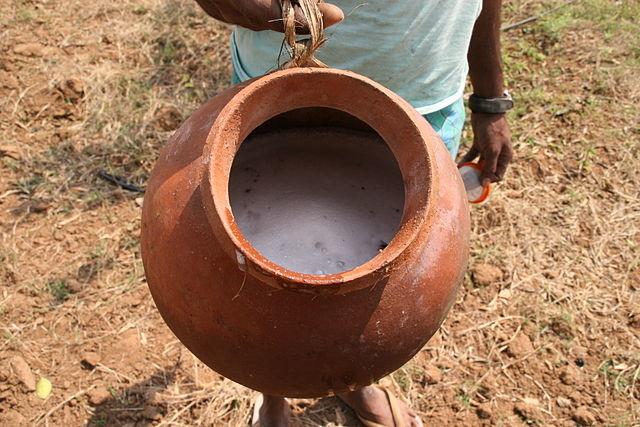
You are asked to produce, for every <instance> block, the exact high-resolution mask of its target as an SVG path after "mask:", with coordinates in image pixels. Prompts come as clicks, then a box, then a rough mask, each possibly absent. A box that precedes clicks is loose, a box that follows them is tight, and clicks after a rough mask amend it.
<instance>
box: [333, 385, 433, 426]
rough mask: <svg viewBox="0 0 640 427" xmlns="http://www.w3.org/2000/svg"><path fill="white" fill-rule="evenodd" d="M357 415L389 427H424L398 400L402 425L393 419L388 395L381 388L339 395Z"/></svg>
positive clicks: (362, 389) (373, 387) (412, 412)
mask: <svg viewBox="0 0 640 427" xmlns="http://www.w3.org/2000/svg"><path fill="white" fill-rule="evenodd" d="M338 397H339V398H340V399H342V401H343V402H344V403H346V404H347V405H349V407H351V409H353V410H354V411H355V413H356V414H357V415H358V416H359V417H361V418H364V419H365V420H368V421H372V422H374V423H377V424H381V425H383V426H388V427H423V425H422V421H420V418H419V417H418V415H417V414H416V413H415V412H414V411H413V410H412V409H411V408H409V407H408V406H407V405H406V404H404V403H403V402H402V401H400V400H398V406H399V410H398V412H400V414H398V416H399V418H401V420H399V421H400V423H399V424H398V423H396V422H395V421H394V419H393V413H392V411H391V405H390V403H389V398H387V394H386V393H385V392H384V391H382V390H381V389H380V388H379V387H375V386H367V387H363V388H360V389H358V390H356V391H353V392H350V393H345V394H340V395H338Z"/></svg>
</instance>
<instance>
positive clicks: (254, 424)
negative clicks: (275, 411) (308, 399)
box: [250, 393, 289, 427]
mask: <svg viewBox="0 0 640 427" xmlns="http://www.w3.org/2000/svg"><path fill="white" fill-rule="evenodd" d="M285 400H286V401H287V403H289V401H288V400H287V399H285ZM263 404H264V396H263V394H262V393H259V394H258V396H257V397H256V399H255V400H254V401H253V413H252V415H251V424H250V425H251V427H260V425H261V424H260V408H262V405H263Z"/></svg>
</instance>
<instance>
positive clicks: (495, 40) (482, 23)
mask: <svg viewBox="0 0 640 427" xmlns="http://www.w3.org/2000/svg"><path fill="white" fill-rule="evenodd" d="M501 9H502V0H483V2H482V12H481V13H480V16H479V17H478V20H477V21H476V24H475V26H474V28H473V35H472V36H471V44H470V46H469V54H468V56H467V58H468V60H469V75H470V77H471V84H472V85H473V91H474V93H475V94H476V95H478V96H481V97H483V98H492V97H497V96H502V95H503V94H504V77H503V74H502V58H501V47H500V23H501Z"/></svg>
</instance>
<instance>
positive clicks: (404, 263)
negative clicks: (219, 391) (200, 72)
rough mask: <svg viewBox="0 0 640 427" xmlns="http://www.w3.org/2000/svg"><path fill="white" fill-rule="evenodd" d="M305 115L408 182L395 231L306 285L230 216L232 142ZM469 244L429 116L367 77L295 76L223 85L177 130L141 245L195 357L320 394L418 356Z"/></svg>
mask: <svg viewBox="0 0 640 427" xmlns="http://www.w3.org/2000/svg"><path fill="white" fill-rule="evenodd" d="M332 85H334V86H335V87H332ZM354 99H357V100H358V101H354ZM302 107H305V108H307V107H326V108H332V109H336V110H341V111H347V112H349V113H350V114H352V115H353V116H355V117H357V118H358V119H360V120H362V121H363V122H365V123H367V124H368V125H369V126H371V127H372V128H373V129H374V130H375V131H376V132H378V133H379V134H380V135H381V136H382V137H383V138H384V139H385V141H386V142H387V144H388V145H389V146H390V148H391V150H392V152H393V153H394V156H395V157H396V159H397V160H398V163H399V166H400V169H401V172H402V174H403V180H404V182H405V211H404V214H403V215H404V216H403V225H402V228H401V230H400V231H399V232H398V235H397V236H396V238H395V239H394V240H393V241H392V242H391V243H390V244H389V246H388V247H387V249H385V250H384V251H383V252H382V253H381V254H380V255H379V256H378V257H376V258H374V259H373V260H372V261H370V262H369V263H366V264H365V265H363V266H361V267H358V268H357V269H355V270H353V271H351V272H346V273H343V274H336V275H332V276H310V275H302V274H296V273H293V272H290V271H286V270H284V269H282V268H280V267H279V266H277V265H273V264H271V263H270V262H269V261H268V260H265V259H263V258H261V256H260V254H259V253H257V251H255V250H254V249H253V248H252V247H251V246H250V244H248V242H246V241H245V240H244V239H243V237H242V235H241V233H240V232H239V230H238V228H237V226H236V225H235V224H234V221H233V214H232V212H231V210H230V208H229V203H228V192H227V185H228V174H229V169H230V165H231V162H232V160H233V156H234V154H235V152H236V151H237V148H238V146H239V144H240V143H241V142H242V140H243V139H244V138H245V137H246V136H247V135H248V134H249V133H250V132H251V131H252V130H253V129H255V128H256V127H257V126H259V125H260V124H261V123H263V122H265V121H266V119H268V118H271V117H274V116H276V115H277V114H279V113H282V112H285V111H288V110H293V109H295V108H302ZM389 112H390V113H389ZM407 141H410V142H407ZM468 236H469V212H468V206H467V202H466V198H465V196H464V188H463V186H462V182H461V179H460V177H459V174H458V173H457V170H456V167H455V164H454V163H453V162H452V161H451V158H450V157H449V154H448V153H447V152H446V150H445V148H444V145H443V144H442V142H441V141H440V140H439V139H438V137H437V135H436V134H435V132H433V130H432V129H431V128H430V127H429V125H428V123H427V121H426V120H424V119H423V118H422V117H421V116H420V115H419V114H418V113H417V112H415V110H413V109H412V108H411V107H410V106H409V105H408V104H407V103H406V102H405V101H403V100H402V99H400V98H399V97H397V96H396V95H394V94H393V93H391V92H390V91H388V90H386V89H384V88H383V87H381V86H379V85H377V84H375V83H374V82H372V81H369V80H368V79H366V78H364V77H361V76H357V75H355V74H353V73H348V72H343V71H337V70H320V69H306V70H304V69H297V70H286V71H280V72H276V73H273V74H271V75H268V76H265V77H262V78H260V79H257V80H253V81H250V82H248V83H245V84H243V85H239V86H235V87H232V88H230V89H228V90H226V91H225V92H223V93H221V94H219V95H218V96H216V97H215V98H213V99H211V100H210V101H209V102H207V103H206V104H205V105H203V106H202V107H201V108H200V109H199V110H197V111H196V112H195V113H193V115H192V116H191V117H190V118H189V119H187V120H186V121H185V123H183V125H182V126H181V127H180V129H179V130H178V131H177V132H176V133H175V134H174V135H173V136H172V138H171V139H170V141H169V142H168V144H167V145H166V146H165V147H164V148H163V149H162V151H161V153H160V156H159V159H158V162H157V164H156V166H155V168H154V170H153V173H152V176H151V178H150V181H149V185H148V188H147V192H146V195H145V200H144V207H143V215H142V237H141V245H142V258H143V262H144V267H145V272H146V277H147V281H148V284H149V288H150V290H151V293H152V295H153V298H154V301H155V303H156V305H157V307H158V310H159V311H160V313H161V314H162V317H163V318H164V320H165V322H166V323H167V324H168V325H169V327H170V328H171V330H172V331H173V332H174V333H175V335H176V336H177V337H178V338H179V339H180V341H182V343H183V344H184V345H185V346H186V347H187V348H188V349H189V350H191V351H192V352H193V353H194V354H195V355H196V356H197V357H198V358H199V359H201V360H202V361H203V362H204V363H205V364H207V365H208V366H209V367H211V368H212V369H214V370H215V371H217V372H218V373H220V374H222V375H224V376H226V377H228V378H230V379H232V380H233V381H236V382H238V383H241V384H243V385H245V386H247V387H250V388H252V389H255V390H259V391H261V392H264V393H269V394H275V395H282V396H288V397H319V396H324V395H330V394H334V393H338V392H344V391H347V390H352V389H354V388H356V387H360V386H365V385H368V384H370V383H371V382H373V381H375V380H377V379H379V378H381V377H383V376H385V375H387V374H389V373H390V372H393V371H394V370H396V369H397V368H399V367H400V366H402V365H403V364H404V363H406V362H407V361H408V360H409V359H410V358H411V357H413V355H415V354H416V353H417V352H418V351H419V350H420V349H421V348H422V346H423V345H424V344H425V343H426V342H427V341H428V339H429V338H430V337H431V336H432V335H433V334H434V333H435V332H436V331H437V329H438V327H439V326H440V324H441V323H442V321H443V320H444V317H445V315H446V313H447V311H448V310H449V308H450V307H451V305H452V304H453V302H454V299H455V293H456V290H457V287H458V286H459V283H460V282H461V280H462V278H463V275H464V271H465V268H466V263H467V258H468Z"/></svg>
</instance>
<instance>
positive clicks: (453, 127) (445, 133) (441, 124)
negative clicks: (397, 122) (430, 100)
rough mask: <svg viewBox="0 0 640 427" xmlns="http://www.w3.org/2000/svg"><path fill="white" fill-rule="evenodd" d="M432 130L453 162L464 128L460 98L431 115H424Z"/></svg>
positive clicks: (462, 105)
mask: <svg viewBox="0 0 640 427" xmlns="http://www.w3.org/2000/svg"><path fill="white" fill-rule="evenodd" d="M424 118H425V119H427V121H428V122H429V124H430V125H431V127H433V130H435V131H436V132H437V133H438V135H440V138H441V139H442V141H443V142H444V145H445V146H446V147H447V150H448V151H449V153H451V157H452V158H453V159H454V160H455V159H456V156H457V155H458V149H459V148H460V137H461V136H462V128H463V127H464V120H465V111H464V102H463V100H462V98H460V99H459V100H457V101H456V102H454V103H453V104H451V105H449V106H448V107H445V108H443V109H441V110H438V111H434V112H433V113H429V114H425V115H424Z"/></svg>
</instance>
